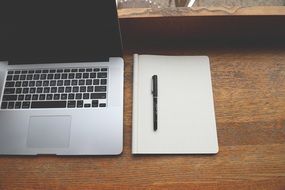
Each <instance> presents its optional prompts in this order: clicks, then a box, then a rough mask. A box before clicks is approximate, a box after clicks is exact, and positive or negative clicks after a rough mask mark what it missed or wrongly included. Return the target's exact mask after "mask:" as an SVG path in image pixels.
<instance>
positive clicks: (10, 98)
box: [3, 95, 17, 101]
mask: <svg viewBox="0 0 285 190" xmlns="http://www.w3.org/2000/svg"><path fill="white" fill-rule="evenodd" d="M16 100H17V95H4V96H3V101H16Z"/></svg>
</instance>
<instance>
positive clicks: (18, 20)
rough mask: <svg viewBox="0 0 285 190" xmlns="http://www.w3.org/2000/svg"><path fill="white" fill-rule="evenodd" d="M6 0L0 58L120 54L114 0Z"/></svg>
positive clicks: (43, 59)
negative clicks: (7, 2) (7, 3)
mask: <svg viewBox="0 0 285 190" xmlns="http://www.w3.org/2000/svg"><path fill="white" fill-rule="evenodd" d="M4 1H6V0H4ZM7 1H9V4H10V5H7V7H8V8H7V9H6V12H7V13H6V14H7V15H8V16H6V17H5V18H7V19H4V20H2V23H1V26H2V28H3V29H4V30H3V31H2V32H0V35H1V36H0V42H1V39H2V42H3V44H5V46H3V45H0V46H1V48H0V50H3V49H4V50H5V51H6V52H5V51H2V52H3V53H2V54H1V53H0V59H5V58H7V57H8V56H9V61H11V62H12V63H15V64H20V63H24V64H25V63H32V64H36V63H58V62H85V61H104V60H107V58H109V57H118V56H119V57H121V56H122V45H121V36H120V32H119V25H118V18H117V10H116V3H115V0H99V1H98V0H16V1H15V0H7ZM11 1H12V3H11ZM7 10H8V11H7ZM7 55H8V56H7Z"/></svg>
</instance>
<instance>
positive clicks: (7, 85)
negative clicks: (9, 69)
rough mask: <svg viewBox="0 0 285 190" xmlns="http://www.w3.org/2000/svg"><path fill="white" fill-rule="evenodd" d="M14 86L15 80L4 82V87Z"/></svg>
mask: <svg viewBox="0 0 285 190" xmlns="http://www.w3.org/2000/svg"><path fill="white" fill-rule="evenodd" d="M14 86H15V82H6V85H5V87H14Z"/></svg>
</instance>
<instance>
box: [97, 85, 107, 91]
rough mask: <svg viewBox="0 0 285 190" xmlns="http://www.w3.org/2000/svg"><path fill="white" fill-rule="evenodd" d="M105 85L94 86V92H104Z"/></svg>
mask: <svg viewBox="0 0 285 190" xmlns="http://www.w3.org/2000/svg"><path fill="white" fill-rule="evenodd" d="M106 90H107V88H106V86H95V92H106Z"/></svg>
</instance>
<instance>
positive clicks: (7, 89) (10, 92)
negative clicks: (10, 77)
mask: <svg viewBox="0 0 285 190" xmlns="http://www.w3.org/2000/svg"><path fill="white" fill-rule="evenodd" d="M14 93H15V88H5V89H4V94H14Z"/></svg>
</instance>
